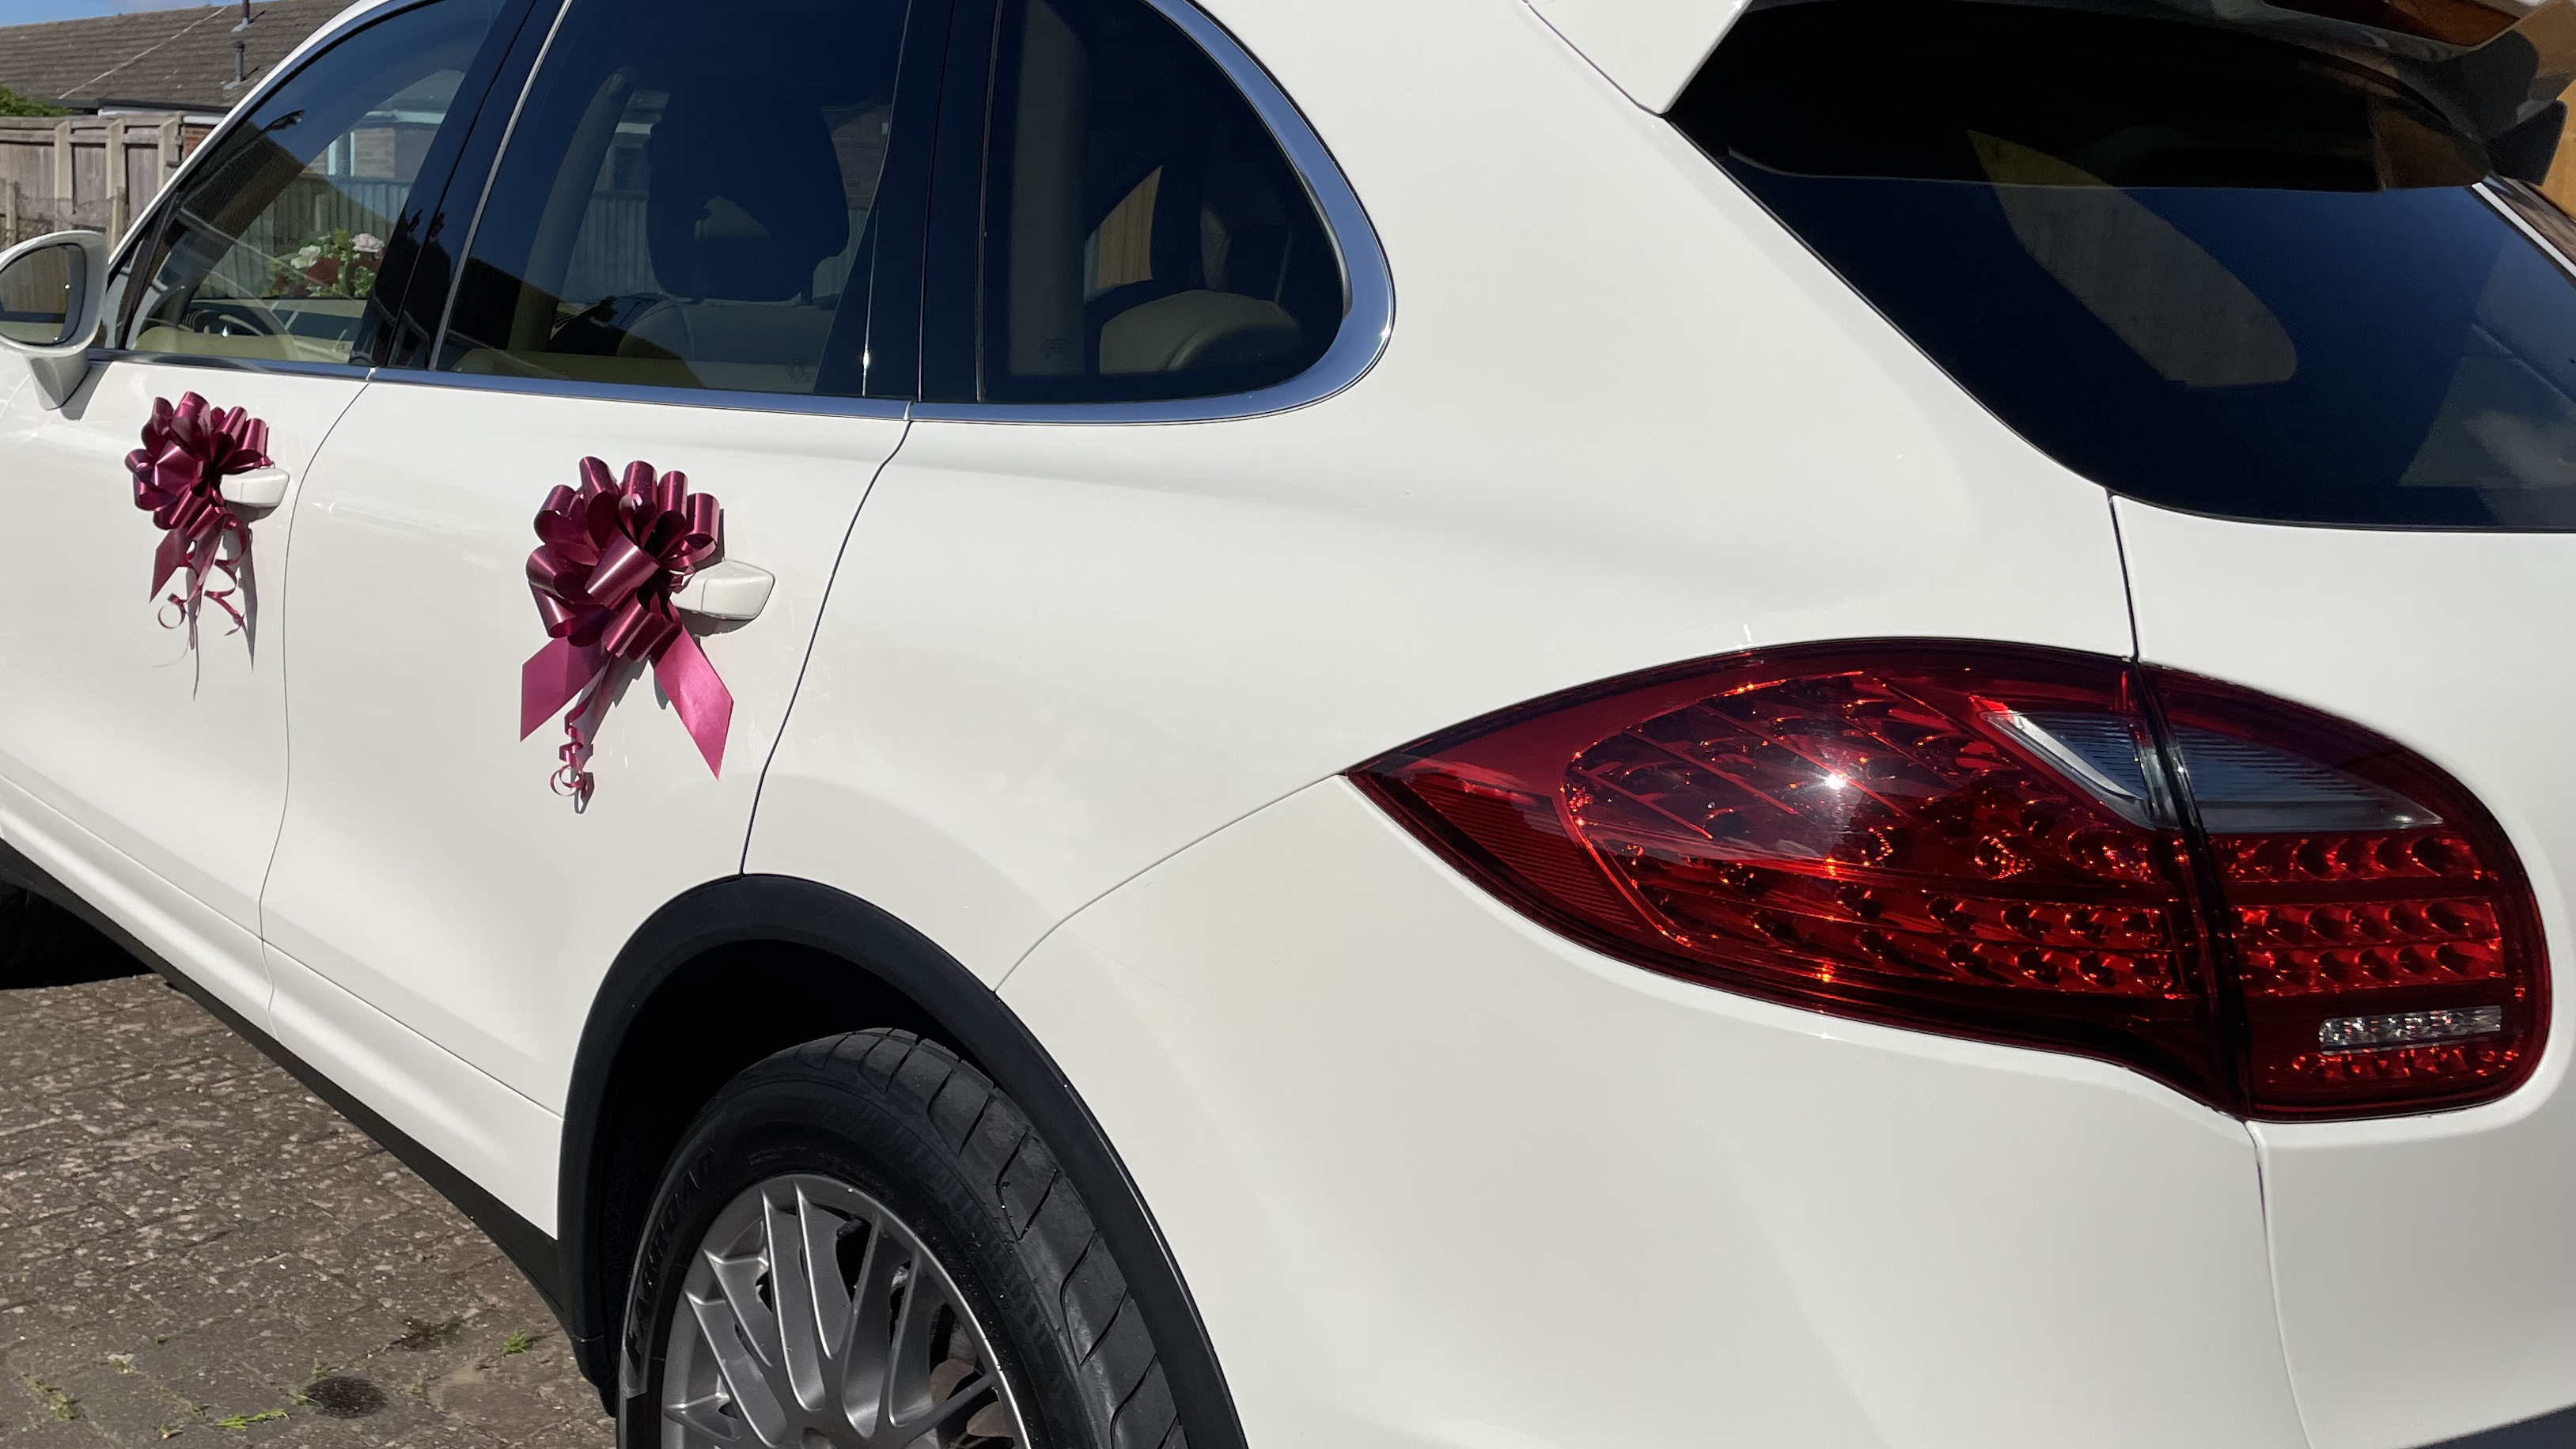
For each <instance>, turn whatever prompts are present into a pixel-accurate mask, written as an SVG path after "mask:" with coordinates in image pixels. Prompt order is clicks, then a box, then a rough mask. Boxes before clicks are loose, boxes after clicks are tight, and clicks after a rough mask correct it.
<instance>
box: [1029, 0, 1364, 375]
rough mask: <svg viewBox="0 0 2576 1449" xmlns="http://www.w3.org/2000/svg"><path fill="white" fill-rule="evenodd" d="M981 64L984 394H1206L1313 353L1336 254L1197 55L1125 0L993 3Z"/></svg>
mask: <svg viewBox="0 0 2576 1449" xmlns="http://www.w3.org/2000/svg"><path fill="white" fill-rule="evenodd" d="M995 61H996V64H995V69H994V77H995V80H994V95H993V106H992V115H991V118H990V123H989V130H988V132H987V151H986V157H987V159H986V164H985V202H984V224H985V253H984V259H983V278H984V280H983V286H984V304H983V317H984V339H983V344H984V346H983V359H984V361H983V374H984V377H983V392H984V396H986V397H987V398H990V399H993V400H996V401H1013V402H1079V401H1105V400H1113V399H1147V398H1181V397H1205V396H1209V395H1211V394H1216V393H1228V392H1241V391H1245V390H1248V389H1251V388H1256V387H1262V386H1266V385H1268V384H1271V383H1275V382H1279V381H1283V380H1285V379H1286V378H1289V377H1291V376H1294V375H1295V374H1296V373H1298V372H1300V371H1302V370H1304V369H1305V368H1306V367H1308V366H1309V365H1311V364H1312V363H1313V362H1314V361H1315V359H1316V358H1318V357H1320V356H1322V355H1323V352H1324V349H1325V348H1326V347H1328V346H1330V345H1331V343H1332V340H1333V334H1334V332H1335V331H1336V329H1338V328H1339V326H1340V325H1341V317H1342V309H1343V288H1342V274H1341V267H1340V262H1339V260H1338V258H1337V257H1336V255H1335V253H1334V250H1333V246H1332V242H1331V239H1330V238H1329V236H1328V235H1327V233H1326V232H1325V230H1324V225H1323V221H1322V219H1321V218H1320V217H1319V216H1318V215H1317V214H1316V211H1315V206H1314V203H1313V202H1312V201H1311V200H1310V199H1309V198H1308V196H1307V194H1306V189H1305V186H1304V184H1303V183H1302V182H1301V181H1300V180H1299V179H1298V176H1297V174H1296V171H1295V170H1294V168H1292V167H1291V166H1290V165H1289V162H1288V159H1287V157H1286V156H1284V155H1282V154H1281V153H1280V150H1279V146H1278V143H1277V142H1276V141H1275V140H1273V139H1272V138H1271V135H1270V131H1269V128H1268V127H1267V126H1265V125H1264V124H1263V123H1262V120H1261V118H1260V116H1259V115H1258V114H1256V113H1255V112H1254V111H1253V109H1252V106H1251V105H1250V103H1249V102H1247V101H1246V100H1245V99H1244V98H1243V96H1242V94H1241V92H1239V91H1237V90H1236V89H1235V86H1234V83H1233V82H1232V81H1230V80H1228V79H1227V78H1226V75H1225V73H1224V72H1223V71H1222V70H1220V69H1219V68H1218V67H1217V65H1216V63H1215V62H1214V61H1213V60H1211V59H1209V58H1208V56H1207V54H1206V52H1204V51H1202V50H1200V49H1199V47H1198V46H1197V45H1196V44H1194V43H1193V42H1192V41H1191V40H1190V39H1189V37H1188V36H1186V35H1184V34H1183V33H1182V32H1181V31H1180V30H1179V29H1178V28H1177V27H1175V26H1174V25H1173V24H1172V23H1171V22H1170V21H1169V20H1167V19H1165V18H1164V17H1163V16H1162V15H1161V14H1159V13H1157V12H1156V11H1154V10H1153V9H1151V8H1150V7H1148V6H1146V5H1144V4H1142V3H1139V0H1009V3H1007V4H1005V5H1003V7H1002V11H1001V20H1000V29H999V35H998V48H997V54H996V57H995Z"/></svg>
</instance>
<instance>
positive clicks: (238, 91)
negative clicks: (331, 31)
mask: <svg viewBox="0 0 2576 1449" xmlns="http://www.w3.org/2000/svg"><path fill="white" fill-rule="evenodd" d="M347 8H348V0H252V3H251V5H250V15H251V21H250V25H249V27H248V28H247V29H244V30H239V31H237V30H236V29H235V27H236V26H238V25H239V24H240V23H241V17H242V7H241V6H240V5H239V4H232V5H206V6H197V7H193V8H190V9H185V10H145V11H138V12H135V13H132V14H127V15H102V16H99V17H97V18H95V19H90V20H56V21H52V22H49V23H46V24H42V25H11V26H6V27H0V86H5V87H7V88H8V89H10V90H13V91H16V92H17V93H18V94H20V95H22V96H30V97H34V98H35V99H38V100H46V101H52V102H54V103H56V104H58V105H64V106H69V107H71V108H72V109H74V110H96V109H98V108H99V107H101V106H136V107H145V108H151V109H159V110H182V111H222V110H226V109H229V108H230V107H231V105H232V103H233V102H234V101H236V100H238V99H240V97H241V95H242V93H243V91H244V90H246V89H247V87H242V86H236V87H234V88H232V89H230V90H227V89H225V85H226V83H227V82H229V81H231V80H232V79H233V72H234V54H235V52H234V49H233V47H234V44H235V42H239V43H240V44H241V46H242V50H241V52H240V56H241V68H242V70H243V71H244V72H245V73H246V74H247V75H248V76H249V78H250V80H251V81H252V82H254V83H256V82H258V81H259V80H261V79H263V78H264V77H266V76H267V74H268V71H269V68H270V67H271V66H274V65H276V64H277V63H278V62H279V61H281V60H283V59H285V58H286V55H287V52H289V51H291V50H293V49H294V48H295V47H296V46H297V45H299V44H301V43H303V40H304V38H305V37H306V36H308V35H311V34H312V33H313V32H314V31H316V30H319V29H321V28H322V27H323V26H324V25H326V24H328V23H330V21H331V19H332V17H334V16H336V15H338V14H339V13H340V12H341V11H342V10H345V9H347Z"/></svg>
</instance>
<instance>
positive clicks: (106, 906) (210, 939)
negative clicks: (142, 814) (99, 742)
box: [0, 775, 268, 1025]
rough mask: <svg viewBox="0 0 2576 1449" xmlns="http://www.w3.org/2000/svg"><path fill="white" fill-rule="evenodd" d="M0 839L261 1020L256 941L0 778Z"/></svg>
mask: <svg viewBox="0 0 2576 1449" xmlns="http://www.w3.org/2000/svg"><path fill="white" fill-rule="evenodd" d="M0 840H6V841H8V842H9V844H10V845H11V846H12V847H13V848H15V849H16V850H17V851H18V852H19V853H20V854H22V855H24V856H26V857H27V859H29V860H31V861H33V862H35V864H36V865H37V866H38V867H39V868H40V869H42V870H43V871H44V872H45V873H46V874H48V875H50V876H52V877H53V878H54V879H55V880H57V881H59V882H61V883H62V884H63V885H65V886H67V887H69V888H70V889H72V890H74V891H77V892H78V893H79V894H80V897H81V899H83V900H85V901H87V902H89V903H90V904H91V905H93V906H96V907H97V908H98V909H99V910H100V911H102V912H104V913H105V914H106V915H107V916H108V917H109V918H110V919H112V920H114V921H116V922H117V923H118V924H119V925H122V926H123V927H124V928H125V929H126V930H128V931H130V932H132V933H133V935H134V938H135V939H136V940H138V941H140V942H142V943H143V945H144V946H145V947H146V948H147V949H149V950H151V951H153V952H154V953H156V954H157V955H159V956H160V957H161V959H162V960H164V961H167V962H169V963H170V964H172V965H173V966H176V967H177V968H178V969H180V970H181V971H184V972H186V973H187V974H188V976H189V977H190V979H192V980H194V981H195V982H196V983H197V984H198V985H200V986H203V987H204V988H206V990H207V991H209V992H211V993H212V994H214V995H215V996H216V997H217V998H219V999H220V1000H222V1002H223V1003H224V1005H226V1006H228V1007H231V1008H232V1009H233V1010H234V1011H236V1012H239V1013H240V1014H241V1015H242V1017H243V1018H244V1019H246V1020H248V1021H250V1022H251V1023H253V1024H254V1025H258V1024H263V1023H265V1022H266V1021H267V1019H268V969H267V967H266V966H264V965H263V964H262V963H261V960H260V946H259V937H258V936H257V935H256V934H255V933H254V932H252V931H251V930H249V929H248V928H246V927H244V926H241V925H239V924H237V923H236V922H234V921H232V920H231V919H230V918H228V917H226V916H225V915H224V914H223V913H222V912H220V911H217V910H215V909H213V908H212V907H210V906H208V905H206V904H205V903H204V902H203V901H200V900H198V899H197V898H196V897H195V896H192V895H188V894H187V893H185V892H183V891H178V890H174V889H172V888H171V886H170V882H169V879H168V877H166V876H163V875H160V874H158V873H157V872H154V871H152V870H150V869H147V868H146V867H144V866H143V865H142V864H140V863H139V862H137V861H136V860H135V859H134V858H133V857H132V856H130V855H126V854H125V853H123V852H121V851H119V850H116V849H115V848H113V847H111V846H109V845H108V844H106V843H105V842H104V841H101V840H100V839H99V838H98V837H97V836H94V835H92V834H90V833H89V832H88V831H86V830H83V829H82V828H81V827H80V826H79V825H77V824H75V823H74V822H73V821H71V820H70V819H69V818H67V817H65V816H64V815H63V813H62V812H61V811H59V810H56V809H54V808H53V807H51V806H49V805H47V804H45V803H44V802H43V801H41V800H39V799H37V798H36V797H35V796H33V795H30V794H28V793H27V792H26V791H25V790H23V789H21V788H19V786H18V785H17V784H16V783H15V782H14V781H12V780H10V779H9V778H7V777H6V776H5V775H0Z"/></svg>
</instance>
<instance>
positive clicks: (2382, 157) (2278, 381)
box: [1672, 0, 2576, 529]
mask: <svg viewBox="0 0 2576 1449" xmlns="http://www.w3.org/2000/svg"><path fill="white" fill-rule="evenodd" d="M1672 120H1673V121H1674V123H1675V124H1676V125H1678V126H1679V127H1680V128H1681V129H1682V130H1683V131H1684V132H1685V133H1686V134H1687V135H1689V136H1690V137H1691V138H1692V140H1693V141H1695V142H1696V143H1697V144H1698V145H1699V146H1700V147H1701V149H1703V150H1704V151H1706V152H1707V153H1708V154H1709V155H1710V156H1711V157H1712V158H1714V159H1715V160H1716V161H1717V163H1718V164H1719V165H1721V166H1722V167H1724V168H1725V169H1726V170H1727V171H1728V172H1729V173H1730V174H1731V175H1733V176H1734V177H1735V178H1736V179H1737V180H1738V181H1739V182H1741V183H1742V184H1743V185H1744V186H1745V187H1746V188H1747V189H1748V190H1750V191H1751V192H1752V193H1753V194H1754V196H1755V197H1757V198H1759V199H1760V200H1761V202H1762V203H1763V204H1764V205H1765V206H1767V207H1768V208H1770V210H1771V211H1772V212H1773V213H1774V214H1775V215H1777V216H1778V217H1779V218H1780V219H1781V220H1782V221H1783V222H1784V223H1785V224H1787V226H1788V227H1789V228H1790V229H1791V230H1792V231H1794V232H1795V233H1796V234H1797V235H1798V236H1799V237H1801V238H1802V239H1804V240H1805V242H1806V243H1807V244H1808V245H1809V246H1810V247H1812V248H1813V249H1814V250H1815V251H1816V252H1817V253H1818V254H1819V255H1821V256H1822V257H1823V258H1824V259H1825V261H1826V262H1828V263H1829V264H1831V265H1832V266H1833V267H1834V268H1835V269H1836V270H1837V271H1838V272H1840V273H1841V274H1842V276H1843V277H1844V278H1845V279H1847V280H1848V281H1849V282H1850V283H1851V284H1852V285H1853V286H1854V287H1855V288H1857V289H1858V290H1859V291H1860V292H1861V293H1862V294H1863V295H1865V296H1866V297H1868V298H1869V300H1870V301H1871V302H1872V303H1873V304H1875V305H1876V306H1877V307H1878V308H1879V310H1880V311H1881V312H1882V313H1884V314H1885V315H1886V316H1887V317H1888V318H1889V319H1890V320H1891V321H1893V322H1894V323H1895V324H1896V325H1897V326H1898V327H1900V328H1902V329H1903V330H1904V331H1905V332H1906V333H1907V334H1908V335H1909V336H1910V337H1912V338H1913V339H1914V341H1915V343H1916V344H1917V345H1919V346H1920V347H1922V348H1923V350H1924V351H1925V352H1926V353H1928V354H1930V356H1931V357H1932V358H1933V360H1934V361H1936V362H1938V363H1939V364H1940V365H1941V366H1942V367H1943V368H1944V369H1946V370H1947V371H1948V372H1949V373H1950V375H1951V376H1952V377H1954V378H1956V379H1957V380H1958V381H1959V383H1960V384H1961V385H1962V386H1964V387H1966V388H1967V389H1968V390H1969V391H1970V392H1971V393H1973V394H1975V395H1976V396H1977V397H1978V398H1979V399H1980V400H1981V401H1982V402H1984V403H1985V405H1986V406H1987V407H1989V408H1990V409H1992V410H1993V411H1994V412H1995V413H1996V414H1997V415H1998V416H2000V417H2001V418H2002V419H2003V420H2004V421H2005V422H2006V423H2008V424H2009V425H2011V426H2012V427H2013V428H2015V429H2016V430H2018V431H2019V432H2020V433H2021V434H2022V435H2023V436H2024V437H2026V438H2028V439H2029V440H2030V441H2031V442H2032V443H2034V444H2036V445H2037V446H2039V447H2040V448H2042V449H2044V450H2046V451H2047V452H2048V453H2050V454H2051V455H2053V456H2054V457H2056V458H2057V459H2058V460H2059V461H2061V462H2063V463H2065V464H2066V465H2067V466H2068V467H2070V468H2072V469H2074V470H2075V471H2077V472H2079V473H2082V474H2084V475H2085V476H2087V477H2089V478H2092V479H2094V480H2096V481H2098V482H2100V483H2102V484H2104V485H2105V486H2107V487H2109V488H2111V489H2113V490H2115V491H2117V492H2120V493H2123V494H2126V495H2129V496H2131V497H2135V498H2138V499H2142V500H2145V501H2147V502H2151V503H2157V504H2163V505H2166V506H2169V507H2174V508H2181V509H2187V510H2191V511H2194V512H2199V513H2207V514H2216V515H2221V516H2226V517H2233V518H2247V519H2261V520H2271V521H2281V522H2295V523H2312V524H2336V525H2346V526H2370V527H2418V528H2487V529H2576V285H2572V284H2571V280H2570V274H2569V272H2568V270H2567V263H2566V261H2565V260H2564V258H2563V255H2562V249H2564V250H2565V251H2571V252H2576V226H2571V225H2570V223H2569V222H2568V220H2567V218H2566V216H2565V215H2564V214H2563V213H2562V212H2560V211H2559V210H2558V208H2557V207H2556V206H2555V205H2554V204H2553V203H2552V202H2550V201H2549V200H2548V199H2547V198H2546V197H2545V196H2544V195H2542V194H2541V193H2540V192H2539V191H2536V190H2534V189H2533V188H2532V187H2530V186H2528V185H2526V184H2524V183H2523V182H2521V181H2517V180H2512V179H2507V178H2505V177H2503V176H2500V175H2498V174H2497V166H2496V164H2495V163H2494V161H2493V160H2492V159H2491V157H2490V155H2489V151H2488V148H2487V147H2485V146H2483V145H2481V144H2480V143H2479V142H2478V141H2477V140H2475V139H2472V138H2471V137H2470V136H2469V135H2468V134H2466V133H2465V132H2464V131H2462V130H2461V129H2459V128H2457V127H2455V126H2454V125H2452V124H2451V123H2450V122H2448V121H2446V120H2445V119H2444V117H2443V114H2442V112H2441V111H2439V110H2437V109H2436V107H2435V106H2434V105H2433V104H2432V103H2430V102H2429V101H2427V100H2426V99H2424V98H2422V97H2419V96H2416V95H2414V94H2411V93H2409V92H2407V91H2406V90H2404V89H2402V88H2400V87H2399V86H2398V85H2397V84H2396V83H2394V82H2392V81H2390V80H2387V79H2385V78H2383V77H2382V76H2380V75H2377V74H2374V73H2372V72H2371V71H2368V70H2364V69H2362V68H2361V67H2359V66H2357V65H2354V64H2351V63H2348V62H2346V61H2344V60H2341V59H2338V58H2335V57H2333V56H2329V55H2327V54H2324V53H2322V52H2320V51H2316V50H2311V49H2308V48H2305V47H2303V46H2299V45H2294V44H2289V43H2285V42H2282V41H2278V40H2272V39H2265V38H2260V37H2256V36H2252V35H2248V34H2244V33H2241V32H2235V31H2229V30H2224V29H2220V28H2216V27H2213V26H2205V25H2197V24H2188V23H2179V22H2168V21H2160V20H2153V19H2140V18H2132V17H2127V16H2114V15H2103V14H2094V13H2086V12H2081V11H2073V10H2064V9H2043V8H2035V7H2027V6H2020V5H2002V4H1990V3H1955V0H1817V3H1808V4H1797V5H1789V6H1785V7H1782V8H1777V9H1770V10H1761V11H1756V12H1755V13H1753V14H1751V15H1748V16H1746V17H1745V18H1744V19H1743V20H1742V21H1740V22H1739V23H1738V24H1737V26H1736V28H1735V29H1734V30H1733V31H1732V32H1731V33H1730V35H1729V37H1728V39H1727V40H1726V42H1725V43H1724V44H1723V45H1721V46H1720V47H1719V48H1718V50H1717V53H1716V54H1715V55H1714V56H1713V57H1711V59H1710V61H1709V63H1708V65H1707V66H1706V67H1705V68H1703V70H1702V71H1701V73H1700V74H1699V76H1698V77H1697V78H1695V79H1694V80H1693V82H1692V84H1691V86H1690V88H1689V89H1688V91H1686V92H1685V93H1684V95H1683V97H1682V99H1681V101H1680V102H1679V103H1678V104H1677V105H1676V106H1675V107H1674V109H1673V112H1672Z"/></svg>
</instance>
